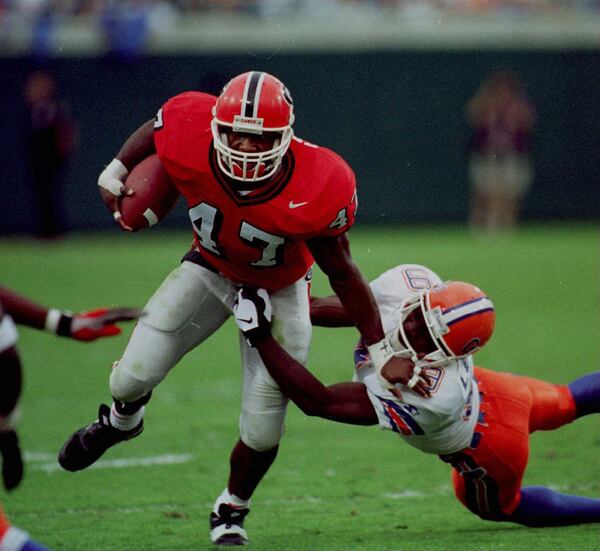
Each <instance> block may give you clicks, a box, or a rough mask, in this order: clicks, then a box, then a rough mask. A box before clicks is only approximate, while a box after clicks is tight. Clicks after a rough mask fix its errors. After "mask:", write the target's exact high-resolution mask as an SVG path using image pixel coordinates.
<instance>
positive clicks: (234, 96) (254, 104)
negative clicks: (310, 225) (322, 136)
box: [211, 71, 294, 182]
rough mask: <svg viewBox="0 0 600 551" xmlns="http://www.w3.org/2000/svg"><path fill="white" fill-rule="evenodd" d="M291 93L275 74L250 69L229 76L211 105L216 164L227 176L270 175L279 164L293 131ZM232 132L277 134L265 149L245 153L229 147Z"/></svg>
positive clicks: (253, 177) (250, 179)
mask: <svg viewBox="0 0 600 551" xmlns="http://www.w3.org/2000/svg"><path fill="white" fill-rule="evenodd" d="M293 123H294V106H293V102H292V97H291V96H290V93H289V92H288V90H287V88H286V87H285V86H284V85H283V83H282V82H281V81H280V80H278V79H277V78H275V77H274V76H272V75H270V74H268V73H263V72H260V71H250V72H248V73H244V74H241V75H238V76H237V77H235V78H233V79H232V80H230V81H229V82H228V83H227V84H226V85H225V88H223V91H222V92H221V95H220V96H219V97H218V98H217V103H216V104H215V106H214V107H213V120H212V125H211V128H212V134H213V143H214V146H215V149H216V150H217V159H218V163H219V168H220V169H221V170H222V171H223V172H224V173H225V174H227V176H229V177H231V178H234V179H236V180H241V181H244V182H256V181H260V180H265V179H267V178H269V177H271V176H272V175H273V174H275V172H276V171H277V169H278V168H279V165H280V164H281V160H282V159H283V156H284V155H285V153H286V151H287V150H288V147H289V146H290V143H291V141H292V137H293V136H294V132H293V130H292V124H293ZM226 128H230V129H232V130H233V132H240V133H249V134H257V135H263V133H265V132H275V133H277V134H279V136H278V137H277V138H276V139H275V142H274V143H273V147H272V148H271V149H269V150H268V151H264V152H257V153H246V152H241V151H237V150H235V149H232V148H231V147H229V143H228V139H227V134H226V133H225V132H224V131H223V130H224V129H226Z"/></svg>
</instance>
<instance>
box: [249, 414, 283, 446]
mask: <svg viewBox="0 0 600 551" xmlns="http://www.w3.org/2000/svg"><path fill="white" fill-rule="evenodd" d="M283 433H284V425H283V416H282V415H264V414H245V415H243V416H242V418H241V419H240V438H241V440H242V442H243V443H244V444H246V446H248V447H249V448H252V449H253V450H255V451H257V452H264V451H268V450H270V449H272V448H274V447H275V446H277V445H279V442H280V441H281V439H282V437H283Z"/></svg>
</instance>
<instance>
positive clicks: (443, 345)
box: [399, 281, 496, 361]
mask: <svg viewBox="0 0 600 551" xmlns="http://www.w3.org/2000/svg"><path fill="white" fill-rule="evenodd" d="M416 308H420V309H421V312H422V314H423V319H424V320H425V324H426V325H427V329H428V330H429V335H430V336H431V339H432V340H433V342H434V344H435V346H436V348H437V350H436V351H434V352H433V353H431V354H429V355H428V356H427V357H426V358H424V359H425V360H432V361H435V360H440V359H443V360H448V359H453V358H460V357H462V356H466V355H468V354H472V353H473V352H476V351H477V350H479V349H480V348H481V347H482V346H483V345H484V344H485V343H486V342H488V340H489V339H490V337H491V336H492V333H493V332H494V325H495V322H496V312H495V310H494V305H493V303H492V301H491V300H490V299H489V298H488V297H487V296H486V295H485V293H483V291H482V290H481V289H479V288H478V287H475V285H471V284H470V283H464V282H462V281H447V282H444V283H441V284H438V285H435V286H434V287H432V288H431V289H425V290H424V291H423V292H421V293H419V294H416V295H414V296H412V297H410V298H409V299H407V301H406V302H405V303H404V304H403V305H402V309H401V318H400V324H399V330H400V335H401V336H402V340H403V341H404V343H405V344H406V345H407V346H408V348H409V350H410V352H411V353H412V356H413V357H416V355H417V353H416V351H415V350H414V349H413V348H412V345H411V344H410V340H409V339H408V338H407V335H406V332H405V329H404V323H403V322H404V320H405V319H406V317H407V316H408V314H409V313H410V312H412V311H413V310H414V309H416Z"/></svg>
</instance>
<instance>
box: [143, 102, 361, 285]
mask: <svg viewBox="0 0 600 551" xmlns="http://www.w3.org/2000/svg"><path fill="white" fill-rule="evenodd" d="M215 101H216V98H215V97H214V96H211V95H209V94H203V93H200V92H186V93H183V94H180V95H178V96H175V97H173V98H171V99H170V100H168V101H167V102H166V103H165V105H164V106H163V107H162V109H161V110H160V111H159V113H158V115H157V118H156V123H155V133H154V139H155V143H156V149H157V151H158V155H159V157H160V160H161V161H162V163H163V165H164V167H165V169H166V171H167V172H168V174H169V176H170V177H171V179H172V180H173V182H174V183H175V185H176V186H177V187H178V189H179V191H180V192H181V194H182V195H183V196H184V197H185V198H186V200H187V203H188V207H189V215H190V220H191V222H192V226H193V230H194V238H195V243H196V247H197V250H198V252H199V254H200V255H201V256H202V258H203V259H204V260H205V261H206V262H208V263H209V264H210V265H211V266H213V267H214V268H215V269H217V270H218V271H219V272H221V273H222V274H223V275H224V276H225V277H227V278H228V279H230V280H231V281H232V282H234V283H237V284H249V285H253V286H256V287H264V288H266V289H268V290H271V291H275V290H277V289H281V288H283V287H286V286H288V285H290V284H292V283H293V282H294V281H297V280H298V279H300V278H301V277H303V276H304V274H305V273H306V272H307V271H308V269H309V268H310V266H311V265H312V263H313V258H312V255H311V253H310V251H309V250H308V247H307V246H306V241H307V240H309V239H311V238H314V237H319V236H320V237H327V236H331V237H334V236H337V235H340V234H342V233H343V232H345V231H347V230H348V229H349V228H350V227H351V226H352V224H353V223H354V218H355V215H356V182H355V177H354V173H353V171H352V170H351V168H350V167H349V166H348V165H347V163H346V162H345V161H344V160H343V159H342V158H341V157H339V156H338V155H336V154H335V153H333V152H332V151H330V150H329V149H326V148H324V147H318V146H315V145H312V144H309V143H307V142H304V141H302V140H299V139H297V138H294V140H292V144H291V146H290V148H289V150H288V152H287V154H286V155H285V157H284V159H283V161H282V165H281V167H280V169H279V170H278V172H277V173H276V175H275V176H274V177H273V178H272V179H271V180H270V181H269V182H268V183H266V184H265V183H261V184H262V185H260V186H256V189H254V190H253V191H250V192H249V193H247V194H245V195H242V194H240V192H239V189H240V188H241V186H243V185H244V184H243V183H242V182H236V181H233V180H231V179H229V178H227V177H226V176H225V175H223V173H222V172H221V171H220V170H219V168H218V163H217V157H216V155H217V153H216V151H215V150H214V148H213V137H212V132H211V129H210V123H211V120H212V113H211V110H212V107H213V105H214V104H215Z"/></svg>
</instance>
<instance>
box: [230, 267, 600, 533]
mask: <svg viewBox="0 0 600 551" xmlns="http://www.w3.org/2000/svg"><path fill="white" fill-rule="evenodd" d="M371 288H372V290H373V294H374V296H375V298H376V301H377V304H378V306H379V310H380V313H381V316H382V321H383V327H384V330H385V331H386V334H387V335H388V338H389V340H390V342H391V343H392V346H393V348H394V351H395V354H396V355H400V356H404V357H409V358H412V359H413V360H414V361H415V364H416V366H417V367H416V368H415V375H414V377H418V376H420V377H422V378H424V379H425V380H427V382H428V383H429V390H430V393H431V397H430V398H421V397H420V396H418V395H416V394H415V393H414V392H413V391H412V390H411V388H409V386H408V385H403V384H400V383H399V382H398V378H397V377H396V376H395V374H394V370H393V369H391V368H390V367H387V368H386V367H385V366H384V367H383V369H380V370H375V369H374V368H373V367H372V366H371V362H370V358H369V356H368V353H367V351H366V350H365V349H364V347H363V346H362V344H361V343H359V345H358V347H357V349H356V352H355V367H356V372H355V377H354V380H353V382H344V383H337V384H335V385H331V386H329V387H325V386H324V385H323V384H322V383H321V382H320V381H319V380H318V379H317V378H316V377H314V375H312V374H311V373H310V372H309V371H308V370H306V369H305V368H304V367H303V366H302V365H300V364H299V363H298V362H296V361H294V360H293V359H292V358H291V357H290V356H289V355H288V354H286V353H285V351H284V350H283V349H282V348H281V346H279V344H278V343H277V342H276V340H275V339H274V338H272V336H271V334H270V305H269V303H268V297H267V295H266V294H265V293H263V292H262V291H261V290H258V291H256V290H254V289H250V288H244V289H242V290H241V291H240V293H239V296H238V305H237V307H236V322H237V324H238V326H239V328H240V329H241V330H242V331H243V333H244V335H245V336H246V338H247V339H248V341H249V343H250V344H251V345H252V346H255V347H256V348H257V350H258V352H259V353H260V355H261V357H262V359H263V361H264V363H265V365H266V367H267V369H268V371H269V373H270V374H271V375H272V376H273V378H274V379H275V380H276V381H277V383H278V384H279V386H280V388H281V389H282V391H283V392H284V394H286V395H287V396H288V397H289V398H291V399H292V400H293V401H294V402H295V403H296V404H297V405H298V406H299V407H300V409H302V411H304V412H305V413H306V414H308V415H315V416H319V417H323V418H327V419H331V420H333V421H338V422H343V423H351V424H357V425H374V424H379V425H380V426H381V427H382V428H384V429H388V430H391V431H394V432H396V433H398V435H400V436H401V437H402V438H403V439H404V440H405V441H406V442H407V443H408V444H411V445H413V446H415V447H416V448H419V449H421V450H422V451H423V452H425V453H432V454H436V455H438V456H439V457H440V459H442V460H443V461H445V462H447V463H449V464H450V465H451V466H452V468H453V469H452V479H453V484H454V489H455V493H456V496H457V498H458V499H459V500H460V501H461V503H463V505H465V506H466V507H468V508H469V509H470V510H471V511H472V512H473V513H475V514H477V515H479V516H480V517H481V518H483V519H487V520H495V521H511V522H516V523H519V524H523V525H527V526H558V525H567V524H580V523H587V522H600V499H591V498H585V497H579V496H572V495H565V494H560V493H558V492H556V491H554V490H551V489H550V488H545V487H541V486H529V487H522V485H521V483H522V479H523V474H524V471H525V468H526V465H527V459H528V452H529V434H530V433H531V432H534V431H536V430H551V429H555V428H558V427H560V426H562V425H564V424H567V423H570V422H571V421H573V420H574V419H576V418H578V417H581V416H583V415H587V414H590V413H597V412H599V411H600V372H596V373H591V374H588V375H586V376H584V377H581V378H580V379H577V380H576V381H573V382H572V383H570V384H569V385H556V384H551V383H547V382H544V381H541V380H537V379H532V378H529V377H522V376H515V375H511V374H509V373H495V372H493V371H490V370H487V369H483V368H480V367H476V366H474V365H473V359H472V356H471V354H472V353H473V352H475V351H476V350H477V349H479V348H480V347H481V346H483V345H485V343H486V342H487V341H488V339H489V338H490V337H491V335H492V332H493V328H494V322H495V312H494V307H493V304H492V302H491V301H490V299H489V298H488V297H487V296H486V295H485V294H484V293H483V292H482V291H481V290H480V289H478V288H477V287H475V286H473V285H470V284H467V283H463V282H445V283H443V282H442V281H441V280H440V278H439V276H437V274H435V273H434V272H432V271H431V270H429V269H428V268H426V267H424V266H418V265H412V264H410V265H409V264H405V265H401V266H398V267H396V268H393V269H391V270H389V271H387V272H385V273H384V274H383V275H381V276H380V277H379V278H377V279H376V280H375V281H374V282H372V283H371ZM311 319H312V321H313V324H315V325H322V326H328V327H336V326H347V325H351V323H352V322H351V320H350V319H349V317H348V316H347V314H346V313H345V311H344V309H343V307H342V306H341V304H340V303H339V301H338V300H337V299H336V298H335V297H326V298H314V299H312V304H311ZM248 320H251V321H248Z"/></svg>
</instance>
